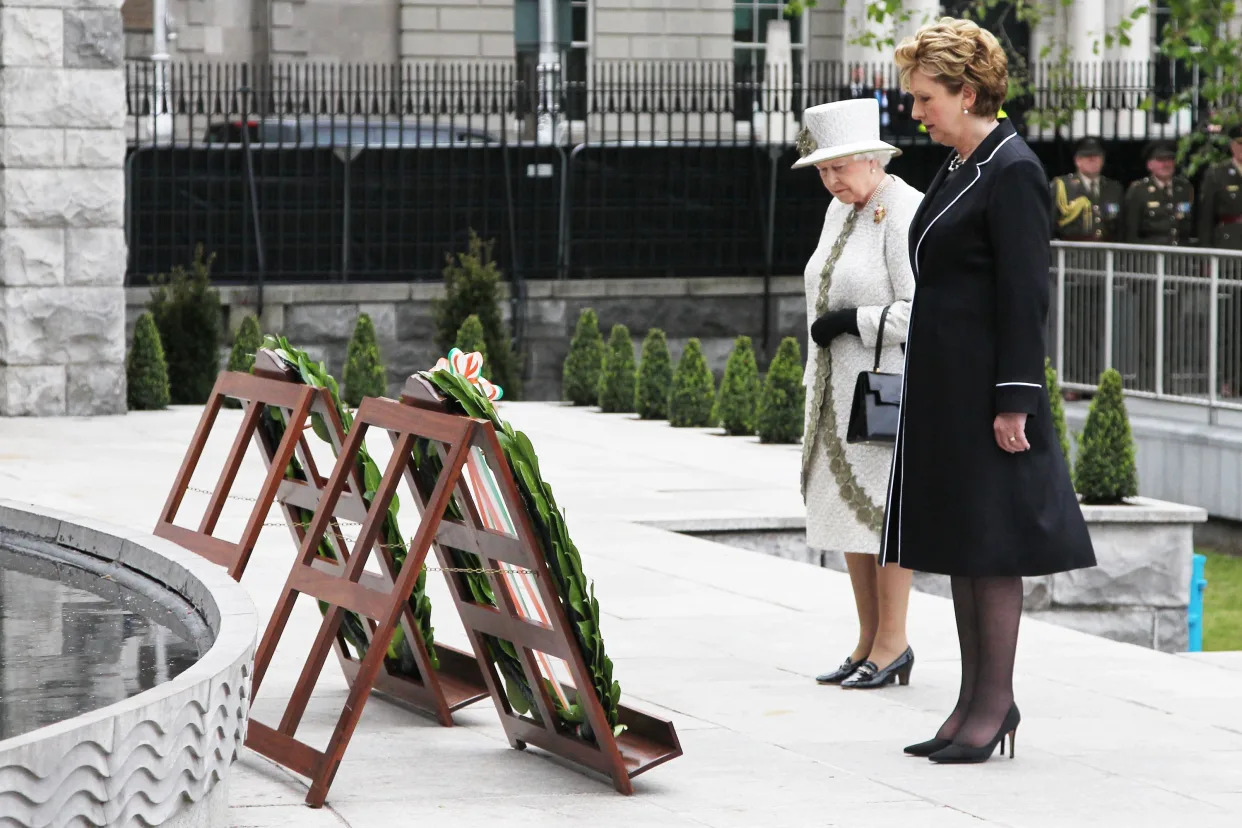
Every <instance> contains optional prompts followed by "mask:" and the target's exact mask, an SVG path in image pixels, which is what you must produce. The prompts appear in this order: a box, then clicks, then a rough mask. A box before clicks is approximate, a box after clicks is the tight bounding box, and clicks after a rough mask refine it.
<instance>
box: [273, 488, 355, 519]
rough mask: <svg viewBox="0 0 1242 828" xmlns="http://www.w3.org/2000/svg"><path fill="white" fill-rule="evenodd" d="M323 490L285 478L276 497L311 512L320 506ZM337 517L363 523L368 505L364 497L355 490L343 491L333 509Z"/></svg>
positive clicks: (282, 501)
mask: <svg viewBox="0 0 1242 828" xmlns="http://www.w3.org/2000/svg"><path fill="white" fill-rule="evenodd" d="M322 495H323V492H321V491H320V490H319V489H316V488H315V487H314V486H312V485H310V484H309V483H304V482H302V481H298V480H283V481H281V484H280V488H279V489H278V490H277V492H276V499H277V500H279V501H280V502H281V503H288V504H289V505H290V506H299V507H301V508H303V509H307V510H309V511H311V512H313V511H315V509H317V508H319V500H320V498H321V496H322ZM333 511H334V512H335V513H336V515H337V517H341V518H344V519H345V520H352V521H354V522H355V523H362V521H364V520H366V518H367V507H366V505H365V504H364V503H363V502H362V498H360V497H358V496H357V495H356V494H354V493H353V492H342V493H341V499H340V500H339V501H338V502H337V504H336V508H335V509H334V510H333Z"/></svg>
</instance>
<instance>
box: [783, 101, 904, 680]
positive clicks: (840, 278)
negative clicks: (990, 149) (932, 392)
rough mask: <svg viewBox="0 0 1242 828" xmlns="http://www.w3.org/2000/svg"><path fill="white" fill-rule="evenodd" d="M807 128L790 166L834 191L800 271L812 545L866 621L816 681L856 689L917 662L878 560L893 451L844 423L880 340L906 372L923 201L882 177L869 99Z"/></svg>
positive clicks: (893, 579) (892, 369) (891, 365)
mask: <svg viewBox="0 0 1242 828" xmlns="http://www.w3.org/2000/svg"><path fill="white" fill-rule="evenodd" d="M803 125H804V128H803V130H802V132H801V133H800V134H799V135H798V141H797V147H798V152H799V154H800V155H801V158H800V159H799V160H798V161H797V163H795V164H794V167H795V168H797V167H812V166H813V167H815V168H816V169H817V170H818V171H819V177H820V179H821V180H822V181H823V182H824V187H825V188H827V190H828V192H830V193H832V195H833V201H832V204H830V205H829V206H828V212H827V215H826V216H825V217H824V229H823V232H822V233H821V234H820V238H819V245H818V246H817V247H816V248H815V253H814V254H813V255H812V256H811V260H810V261H809V262H808V263H807V266H806V273H805V276H806V304H807V324H808V325H809V327H810V339H811V343H810V345H809V355H808V358H807V365H806V372H805V374H804V375H803V382H804V383H805V384H806V386H807V395H806V400H807V403H806V429H805V432H804V435H803V439H802V492H803V498H804V499H805V502H806V510H807V517H806V534H807V545H808V546H810V547H811V548H812V549H818V550H821V551H824V552H828V553H832V554H835V553H837V552H843V553H844V554H845V561H846V565H847V568H848V570H849V574H850V583H851V584H852V585H853V588H854V601H855V603H856V605H857V608H858V623H859V634H858V643H857V644H856V646H855V647H854V650H853V652H852V653H850V655H849V657H847V658H846V659H845V661H844V662H843V663H842V664H841V666H840V667H838V668H837V669H836V670H833V671H832V672H829V673H825V674H824V675H821V676H818V677H817V678H816V681H818V682H819V683H820V684H839V685H841V686H842V687H846V688H851V689H870V688H877V687H884V686H886V685H888V684H891V683H893V682H894V681H898V680H899V681H900V682H901V683H902V684H907V683H908V682H909V680H910V671H911V669H912V668H913V666H914V652H913V651H912V650H911V649H910V647H909V642H908V641H907V639H906V607H907V605H908V603H909V596H910V578H911V572H910V570H907V569H902V568H900V567H897V566H889V567H879V566H877V565H876V558H877V555H878V553H879V550H880V529H881V526H882V525H883V520H884V508H885V503H886V500H887V494H888V481H889V466H890V463H891V460H892V448H891V446H887V445H874V444H860V443H848V442H847V441H846V427H847V426H848V424H849V419H850V408H851V404H852V402H853V396H854V386H855V383H856V381H857V379H858V374H859V373H860V372H863V371H871V370H873V369H874V362H875V355H876V350H877V349H876V343H877V340H879V342H880V347H879V355H880V367H879V370H880V371H881V372H887V373H900V372H901V370H902V362H903V357H902V345H903V344H904V343H905V341H906V329H907V327H908V323H909V319H910V303H911V300H912V299H913V298H914V274H913V272H912V271H911V268H910V253H909V247H908V236H909V232H910V222H911V220H912V219H913V217H914V214H915V211H916V210H917V209H918V206H919V202H920V201H921V200H922V197H923V196H922V194H921V193H920V192H919V191H918V190H916V189H914V188H913V187H911V186H910V185H909V184H906V183H905V182H904V181H902V180H901V179H899V178H897V177H895V176H892V175H889V174H888V173H886V172H885V167H886V166H887V164H888V161H889V159H890V158H892V157H894V156H896V155H899V154H900V152H901V151H900V150H898V149H897V148H896V147H893V146H891V145H889V144H886V143H884V142H883V141H881V140H880V135H879V133H880V112H879V107H878V105H877V104H876V102H875V100H874V99H870V98H868V99H863V100H851V101H839V102H836V103H829V104H824V105H822V106H816V107H812V108H810V109H808V110H806V113H805V114H804V116H803ZM885 309H887V313H885ZM881 326H882V327H883V329H882V330H881Z"/></svg>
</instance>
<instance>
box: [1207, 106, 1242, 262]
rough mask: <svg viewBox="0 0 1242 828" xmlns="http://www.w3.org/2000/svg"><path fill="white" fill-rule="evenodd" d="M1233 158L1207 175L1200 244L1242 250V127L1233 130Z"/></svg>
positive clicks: (1230, 136)
mask: <svg viewBox="0 0 1242 828" xmlns="http://www.w3.org/2000/svg"><path fill="white" fill-rule="evenodd" d="M1229 138H1230V141H1229V151H1230V153H1232V155H1233V157H1232V158H1231V159H1229V160H1228V161H1226V162H1224V163H1223V164H1218V165H1217V166H1215V167H1212V168H1211V169H1209V170H1208V171H1207V173H1206V174H1205V175H1204V176H1203V183H1202V185H1201V187H1202V191H1201V192H1200V194H1199V244H1201V245H1202V246H1204V247H1222V248H1224V249H1226V250H1242V126H1235V127H1234V128H1233V129H1231V130H1229Z"/></svg>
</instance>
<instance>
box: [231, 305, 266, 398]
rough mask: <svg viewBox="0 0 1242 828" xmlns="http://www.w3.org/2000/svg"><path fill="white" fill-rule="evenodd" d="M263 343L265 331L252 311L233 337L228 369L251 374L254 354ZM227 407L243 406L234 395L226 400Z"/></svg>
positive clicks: (245, 317)
mask: <svg viewBox="0 0 1242 828" xmlns="http://www.w3.org/2000/svg"><path fill="white" fill-rule="evenodd" d="M262 344H263V333H262V331H260V330H259V319H258V317H256V316H255V315H254V314H252V313H248V314H246V315H245V316H244V317H243V318H242V322H241V327H240V328H238V329H237V336H236V337H234V338H233V350H232V351H230V352H229V364H228V366H227V370H229V371H240V372H241V373H243V374H249V373H250V369H251V368H252V367H253V366H254V355H255V353H256V352H257V351H258V350H259V347H260V346H261V345H262ZM224 405H225V407H226V408H241V403H239V402H238V401H237V400H235V399H233V398H232V397H229V398H227V399H226V400H225V401H224Z"/></svg>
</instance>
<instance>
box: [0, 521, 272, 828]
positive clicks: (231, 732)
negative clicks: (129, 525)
mask: <svg viewBox="0 0 1242 828" xmlns="http://www.w3.org/2000/svg"><path fill="white" fill-rule="evenodd" d="M0 529H4V530H6V531H9V532H14V533H18V534H22V535H26V536H30V537H33V538H37V539H40V540H44V541H48V542H51V543H55V544H57V545H58V546H60V547H63V548H64V549H66V550H68V551H67V554H66V557H67V559H69V558H71V557H73V556H81V555H85V556H89V557H91V558H96V559H100V560H103V561H107V562H112V563H115V564H118V565H121V566H124V567H125V568H126V569H128V570H129V571H131V572H132V573H135V574H137V575H139V576H142V577H144V578H146V579H149V580H150V581H151V582H153V584H154V585H157V586H160V587H162V588H164V589H166V590H169V591H172V592H175V593H176V594H178V595H179V596H181V598H182V599H184V600H185V601H188V602H189V603H190V604H191V605H192V606H193V607H194V608H195V610H196V611H197V612H198V613H199V614H200V615H201V617H202V618H203V620H204V621H205V622H206V624H207V626H208V628H209V629H210V630H211V631H212V633H213V634H214V641H213V642H212V644H211V647H210V648H209V649H208V650H207V652H206V653H205V654H204V655H203V657H202V658H200V659H199V660H198V661H197V662H195V663H194V664H193V665H192V666H190V667H189V668H187V669H186V670H185V671H184V672H182V673H181V674H179V675H178V676H176V677H175V678H173V679H170V680H169V681H167V682H165V683H163V684H160V685H157V686H156V687H153V688H151V689H150V690H147V691H144V692H142V693H139V694H138V695H136V696H133V697H131V698H128V699H125V700H123V701H119V702H116V703H114V704H111V705H108V706H106V707H101V708H99V709H98V710H93V711H90V712H89V713H83V714H82V715H80V716H76V717H74V718H72V719H66V720H64V721H61V722H57V723H55V724H52V725H48V726H46V727H43V728H39V729H38V730H34V731H31V732H29V733H23V734H21V735H19V736H15V737H13V738H11V739H6V740H3V741H0V815H3V816H4V817H5V819H6V821H7V820H8V819H12V820H15V821H16V823H17V824H19V825H32V826H41V825H63V824H68V823H74V822H75V820H76V821H78V822H79V823H80V822H81V821H85V822H86V823H88V824H93V825H119V824H126V825H127V824H133V823H135V822H138V821H139V820H141V821H142V822H145V823H146V824H148V825H161V826H169V828H180V826H183V825H184V826H188V825H195V826H226V825H228V776H229V769H230V767H231V766H232V764H233V762H234V761H235V760H236V759H237V757H238V755H239V754H240V751H241V747H242V745H243V743H244V742H245V737H246V722H247V719H248V715H249V700H250V674H251V665H252V663H253V659H254V650H255V639H256V635H257V631H258V615H257V613H256V611H255V608H254V604H253V603H252V602H251V600H250V596H249V595H248V594H247V593H246V591H245V589H244V588H242V586H241V585H240V584H238V583H236V582H234V581H233V580H232V579H231V578H229V577H228V574H227V573H226V572H225V571H224V570H223V569H220V568H218V567H216V566H215V565H213V564H211V563H210V562H208V561H206V560H203V559H202V558H199V557H197V556H196V555H194V554H192V553H190V552H188V551H186V550H184V549H182V548H181V547H179V546H177V545H176V544H173V543H171V542H169V541H165V540H162V539H160V538H156V537H154V536H152V535H148V534H145V533H142V532H136V531H133V530H129V529H125V528H123V527H118V526H113V525H110V524H107V523H104V522H100V521H94V520H87V519H85V518H81V517H78V516H75V515H71V514H66V513H63V512H59V511H56V510H49V509H44V508H41V507H38V506H34V505H30V504H25V503H17V502H13V501H8V500H0ZM75 824H76V823H75Z"/></svg>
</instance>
